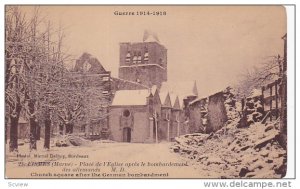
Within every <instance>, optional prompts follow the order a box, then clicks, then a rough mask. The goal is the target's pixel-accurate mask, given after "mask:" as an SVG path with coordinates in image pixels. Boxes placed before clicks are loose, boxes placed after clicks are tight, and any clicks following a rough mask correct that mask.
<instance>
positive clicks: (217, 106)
mask: <svg viewBox="0 0 300 189" xmlns="http://www.w3.org/2000/svg"><path fill="white" fill-rule="evenodd" d="M224 102H225V97H224V96H223V92H219V93H216V94H214V95H211V96H209V98H208V105H207V110H208V111H207V128H206V133H210V132H214V131H217V130H219V129H220V128H221V127H223V126H224V124H225V123H226V121H227V112H226V108H225V105H224Z"/></svg>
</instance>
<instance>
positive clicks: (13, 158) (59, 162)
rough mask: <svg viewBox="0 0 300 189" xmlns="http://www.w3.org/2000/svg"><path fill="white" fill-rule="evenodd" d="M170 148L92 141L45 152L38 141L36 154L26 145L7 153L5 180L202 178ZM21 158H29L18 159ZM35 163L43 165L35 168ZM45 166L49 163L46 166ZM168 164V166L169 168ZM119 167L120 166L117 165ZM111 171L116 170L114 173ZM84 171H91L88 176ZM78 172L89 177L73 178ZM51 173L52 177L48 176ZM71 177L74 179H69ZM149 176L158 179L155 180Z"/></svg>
mask: <svg viewBox="0 0 300 189" xmlns="http://www.w3.org/2000/svg"><path fill="white" fill-rule="evenodd" d="M7 146H8V145H7ZM170 146H171V143H159V144H140V143H100V142H96V141H94V142H88V143H85V144H84V145H83V146H69V147H55V146H52V148H51V149H50V150H49V151H48V150H45V149H43V148H42V141H39V142H38V148H39V150H38V151H32V152H29V144H28V143H25V145H23V146H19V152H18V153H6V154H7V155H6V162H7V164H6V176H7V177H8V178H46V177H48V178H49V177H50V178H58V177H60V176H61V178H134V177H135V178H202V175H201V174H202V173H201V172H200V171H198V170H197V169H195V167H194V166H192V165H190V164H186V163H187V162H186V159H185V158H183V157H181V156H180V155H178V154H176V153H173V152H171V151H170ZM7 148H8V147H7ZM47 154H48V155H47ZM17 155H18V156H19V157H17ZM20 155H27V156H30V157H20ZM34 155H40V157H34ZM50 155H51V157H50ZM70 155H73V157H71V156H70ZM68 156H69V157H68ZM76 156H77V157H76ZM33 162H35V163H33ZM36 162H44V163H40V164H39V165H38V166H37V163H36ZM45 162H46V163H47V162H50V163H49V164H47V165H45ZM104 162H111V164H110V165H107V163H106V164H104ZM170 162H171V166H168V163H169V165H170ZM64 163H65V164H64ZM70 163H71V164H70ZM121 163H122V164H123V165H118V164H121ZM100 164H101V165H100ZM175 164H176V165H175ZM111 165H113V166H111ZM186 165H187V166H186ZM113 167H115V168H116V171H115V172H114V171H113ZM63 168H67V169H68V168H70V169H71V170H69V171H68V170H66V169H63ZM96 168H98V169H96ZM80 169H82V170H80ZM83 169H94V170H92V171H89V172H87V171H86V170H83ZM123 169H124V170H123ZM80 172H81V173H86V174H89V175H86V176H84V175H78V176H76V174H79V173H80ZM50 173H51V176H49V175H50ZM55 173H56V176H55V175H54V174H55ZM71 173H74V175H75V176H74V175H73V176H70V174H71ZM92 173H96V174H92ZM128 173H129V174H131V175H128ZM140 173H142V174H148V175H142V174H140ZM152 173H154V174H160V175H156V176H155V175H154V174H152ZM36 174H39V175H38V176H37V175H36ZM41 174H44V175H41ZM59 174H63V175H59ZM109 174H112V175H109ZM134 174H137V175H134Z"/></svg>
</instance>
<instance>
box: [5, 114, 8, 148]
mask: <svg viewBox="0 0 300 189" xmlns="http://www.w3.org/2000/svg"><path fill="white" fill-rule="evenodd" d="M7 124H8V116H7V115H5V145H6V144H7V128H8V126H7Z"/></svg>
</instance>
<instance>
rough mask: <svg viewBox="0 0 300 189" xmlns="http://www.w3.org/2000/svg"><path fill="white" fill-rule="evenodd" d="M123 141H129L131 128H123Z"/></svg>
mask: <svg viewBox="0 0 300 189" xmlns="http://www.w3.org/2000/svg"><path fill="white" fill-rule="evenodd" d="M123 142H131V128H129V127H125V128H123Z"/></svg>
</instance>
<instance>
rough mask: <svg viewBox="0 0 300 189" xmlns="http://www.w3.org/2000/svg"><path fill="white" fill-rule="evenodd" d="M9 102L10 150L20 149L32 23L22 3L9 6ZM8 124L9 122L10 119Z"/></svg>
mask: <svg viewBox="0 0 300 189" xmlns="http://www.w3.org/2000/svg"><path fill="white" fill-rule="evenodd" d="M5 11H6V12H5V13H6V17H5V102H6V105H7V106H6V107H7V110H6V111H7V112H8V113H7V114H6V115H7V116H8V117H7V118H6V120H7V121H9V122H10V144H9V150H10V151H17V150H18V122H19V117H20V113H21V109H22V103H23V102H24V95H23V94H24V91H25V88H26V78H25V72H26V68H28V66H29V65H28V57H27V55H28V51H29V50H30V49H29V48H28V40H27V38H28V35H29V34H28V23H27V22H26V20H25V15H24V14H23V13H21V11H20V10H19V8H18V7H9V6H7V7H6V9H5ZM6 124H8V123H6Z"/></svg>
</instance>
